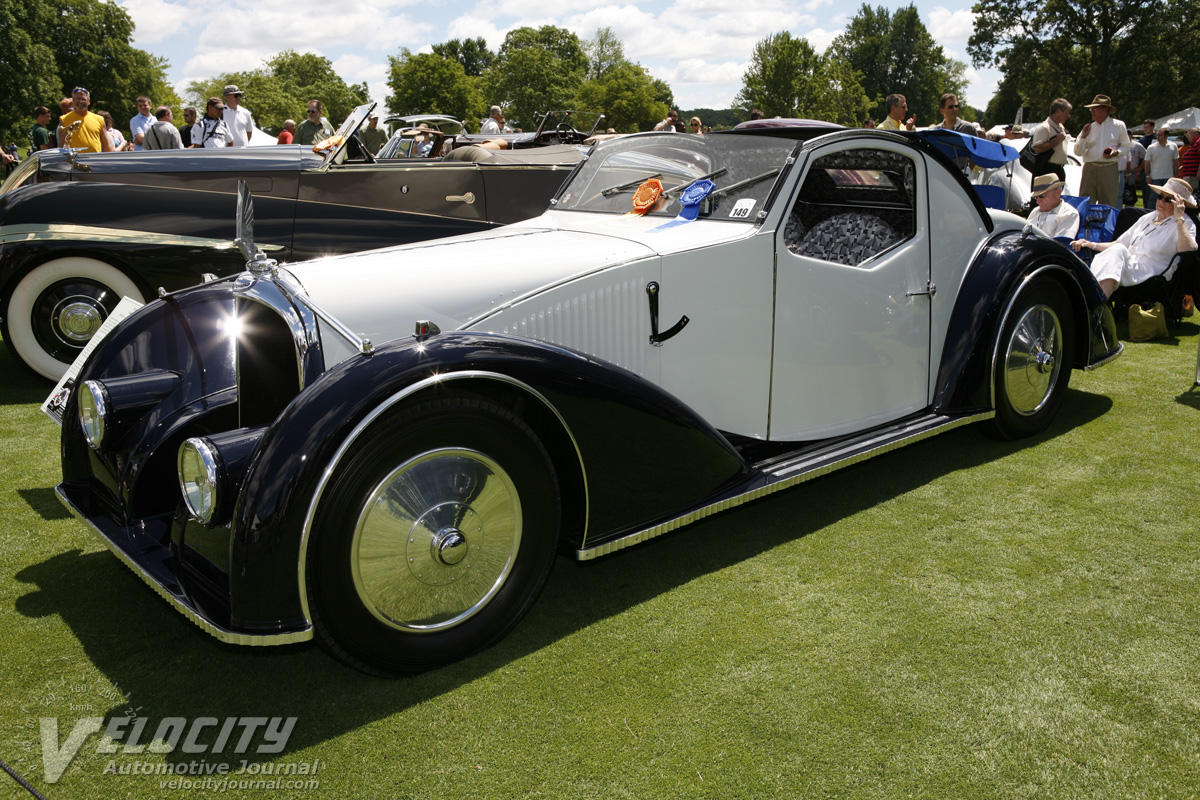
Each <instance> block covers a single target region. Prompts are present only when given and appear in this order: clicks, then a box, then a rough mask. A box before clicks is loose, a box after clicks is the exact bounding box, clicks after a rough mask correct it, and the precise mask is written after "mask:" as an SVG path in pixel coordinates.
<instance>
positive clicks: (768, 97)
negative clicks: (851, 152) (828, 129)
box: [734, 31, 870, 125]
mask: <svg viewBox="0 0 1200 800" xmlns="http://www.w3.org/2000/svg"><path fill="white" fill-rule="evenodd" d="M869 102H870V101H869V99H868V98H867V96H866V94H865V93H864V92H863V89H862V86H861V85H860V84H859V82H858V74H857V73H856V72H854V70H853V69H850V68H849V66H848V65H846V64H844V63H841V62H839V61H837V60H836V59H829V58H823V57H822V56H820V55H818V54H817V52H816V50H814V49H813V47H812V45H811V44H809V43H808V41H807V40H805V39H800V38H793V36H792V35H791V34H790V33H788V32H787V31H782V32H781V33H776V34H772V35H770V36H768V37H767V38H766V39H761V40H759V41H758V43H757V44H755V45H754V52H753V53H752V54H751V56H750V66H749V67H748V68H747V70H746V73H745V75H743V76H742V89H741V91H739V92H738V94H737V97H735V98H734V105H736V106H737V107H739V108H740V109H742V110H743V111H744V112H746V113H749V111H750V110H751V109H755V108H757V109H760V110H761V111H762V112H763V115H764V116H767V117H801V118H812V119H825V120H829V121H833V122H839V123H841V124H844V125H855V124H857V123H858V121H859V120H860V119H861V117H862V116H863V115H864V114H865V111H866V109H867V108H868V107H869Z"/></svg>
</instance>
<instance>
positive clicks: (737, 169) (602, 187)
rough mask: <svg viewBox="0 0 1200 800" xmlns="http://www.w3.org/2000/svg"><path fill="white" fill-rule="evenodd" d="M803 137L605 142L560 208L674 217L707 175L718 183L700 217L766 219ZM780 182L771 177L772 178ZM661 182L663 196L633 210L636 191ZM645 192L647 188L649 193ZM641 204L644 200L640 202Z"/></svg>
mask: <svg viewBox="0 0 1200 800" xmlns="http://www.w3.org/2000/svg"><path fill="white" fill-rule="evenodd" d="M800 146H801V145H800V143H798V142H796V141H794V140H791V139H786V138H777V137H763V136H740V135H737V134H729V135H722V136H711V137H703V136H693V135H690V134H676V133H646V134H637V135H634V136H627V137H621V138H618V139H611V140H608V141H605V142H602V143H600V144H598V145H596V147H595V148H594V149H593V150H592V152H591V154H590V155H589V156H588V157H587V160H586V161H585V162H584V163H583V164H581V165H580V166H579V167H578V168H577V169H576V171H575V172H574V173H573V174H572V175H571V177H570V178H569V179H568V180H567V182H566V183H565V184H564V185H563V187H562V188H561V189H560V190H559V192H558V195H557V196H556V197H555V199H554V202H553V204H552V207H553V208H554V209H555V210H560V211H584V212H590V213H600V214H612V215H615V216H623V215H628V214H635V213H640V215H641V216H647V217H656V218H668V219H669V218H672V217H675V216H678V215H679V214H680V212H681V211H682V206H681V205H680V195H681V194H683V192H684V190H686V189H687V188H688V187H690V186H692V185H693V184H696V183H697V182H698V181H700V180H701V179H705V178H710V176H711V180H712V181H713V183H714V184H715V186H714V187H713V189H712V192H711V194H710V195H708V196H707V197H705V198H704V199H703V200H701V201H700V208H699V217H700V218H701V219H712V220H722V221H728V222H741V223H753V224H758V223H760V222H761V221H762V220H763V219H764V218H765V217H766V212H767V211H768V210H769V209H770V206H771V203H772V201H773V200H774V198H775V196H776V195H777V194H778V187H779V186H780V185H781V184H782V182H783V181H784V180H785V178H786V176H787V174H788V170H789V169H790V167H791V165H792V164H793V163H794V162H795V160H796V154H797V152H798V150H799V148H800ZM772 176H773V177H774V180H766V178H768V177H772ZM655 182H657V183H658V184H660V185H661V188H662V193H661V197H660V198H659V199H658V200H657V201H655V202H654V203H652V204H651V205H650V207H649V209H648V210H645V211H641V210H640V209H639V211H635V210H634V205H635V203H634V200H633V197H634V195H636V194H638V193H639V189H640V188H642V187H647V186H649V185H650V184H653V183H655ZM644 196H645V194H643V197H644ZM639 205H640V207H641V208H644V207H645V204H644V202H639Z"/></svg>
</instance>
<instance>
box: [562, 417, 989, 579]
mask: <svg viewBox="0 0 1200 800" xmlns="http://www.w3.org/2000/svg"><path fill="white" fill-rule="evenodd" d="M994 416H996V412H994V411H985V412H982V413H979V414H971V415H970V416H962V417H947V416H943V415H940V414H920V415H916V416H912V417H905V418H904V419H901V420H899V421H897V422H893V423H890V424H887V425H881V426H880V427H878V428H872V429H870V430H869V431H864V432H863V433H857V434H854V435H852V436H844V437H840V438H838V439H833V440H830V441H826V442H822V443H820V444H816V445H808V446H806V447H804V448H801V449H800V450H797V451H794V452H791V453H784V454H783V455H778V456H773V457H771V458H767V459H764V460H762V461H759V462H756V463H754V464H752V465H751V467H752V469H754V470H755V471H757V472H759V473H761V474H762V475H763V477H765V478H766V480H767V482H766V484H765V485H763V486H759V487H757V488H755V489H751V490H750V491H748V492H743V493H742V494H738V495H734V496H732V497H728V498H725V499H724V500H719V501H717V502H715V503H710V504H709V505H706V506H702V507H700V508H697V509H695V510H693V511H689V512H688V513H686V514H684V515H682V516H679V517H676V518H675V519H671V520H668V521H666V522H663V523H661V524H658V525H655V526H654V527H651V528H646V529H645V530H641V531H638V532H637V533H631V534H628V535H626V536H622V537H619V538H617V539H613V540H611V541H608V542H601V543H600V544H597V545H596V546H594V547H587V548H582V549H579V550H576V551H575V557H576V559H578V560H579V561H588V560H591V559H593V558H596V557H598V556H605V555H608V554H609V553H614V552H616V551H617V550H623V549H625V548H626V547H632V546H633V545H635V544H641V543H642V542H644V541H647V540H649V539H653V538H655V537H657V536H662V535H663V534H664V533H669V532H671V531H673V530H676V529H678V528H682V527H683V526H685V525H690V524H691V523H693V522H697V521H699V520H702V519H704V518H705V517H710V516H712V515H713V514H716V513H719V512H721V511H726V510H728V509H731V508H735V507H737V506H740V505H742V504H744V503H749V502H750V501H751V500H757V499H759V498H760V497H766V496H767V495H770V494H774V493H775V492H779V491H782V490H784V489H790V488H791V487H793V486H796V485H798V484H801V483H804V482H806V481H810V480H813V479H814V478H819V477H821V476H822V475H828V474H829V473H831V472H835V471H837V470H839V469H842V468H843V467H848V466H850V465H852V464H857V463H859V462H861V461H866V460H867V459H869V458H874V457H875V456H879V455H883V454H884V453H890V452H891V451H892V450H897V449H899V448H901V447H904V446H906V445H910V444H914V443H915V442H919V441H921V440H922V439H928V438H930V437H931V436H936V435H938V434H939V433H946V432H947V431H952V430H954V429H955V428H960V427H962V426H963V425H971V424H973V423H976V422H981V421H983V420H987V419H992V418H993V417H994Z"/></svg>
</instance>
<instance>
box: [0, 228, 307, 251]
mask: <svg viewBox="0 0 1200 800" xmlns="http://www.w3.org/2000/svg"><path fill="white" fill-rule="evenodd" d="M47 239H87V240H88V241H90V242H112V243H117V244H158V245H179V246H187V247H207V248H211V249H213V250H233V249H235V248H234V244H233V242H232V241H230V240H229V239H210V238H207V237H204V236H178V235H175V234H166V233H150V232H147V231H135V230H124V229H120V228H97V227H91V226H88V225H5V226H4V227H0V243H8V242H25V241H42V240H47ZM259 247H261V248H262V249H263V250H270V251H275V250H283V249H284V247H283V245H281V244H266V245H259Z"/></svg>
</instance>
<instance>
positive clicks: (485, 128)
mask: <svg viewBox="0 0 1200 800" xmlns="http://www.w3.org/2000/svg"><path fill="white" fill-rule="evenodd" d="M507 129H508V126H507V125H505V124H504V113H503V112H502V111H500V106H492V107H491V108H490V109H489V110H488V118H487V119H485V120H484V121H483V125H481V126H480V128H479V132H480V133H482V134H493V133H504V132H505V130H507Z"/></svg>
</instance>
